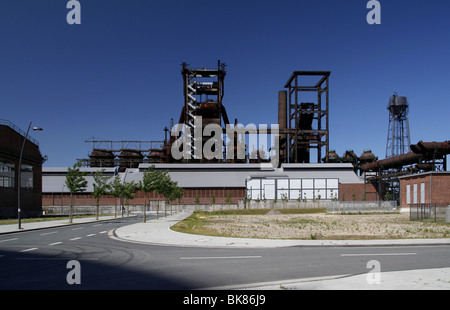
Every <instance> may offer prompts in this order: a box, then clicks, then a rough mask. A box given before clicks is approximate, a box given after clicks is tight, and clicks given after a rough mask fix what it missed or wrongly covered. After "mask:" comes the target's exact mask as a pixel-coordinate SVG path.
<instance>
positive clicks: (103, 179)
mask: <svg viewBox="0 0 450 310" xmlns="http://www.w3.org/2000/svg"><path fill="white" fill-rule="evenodd" d="M104 172H105V169H102V170H100V171H96V172H95V173H94V175H93V177H94V183H93V187H94V190H93V192H92V195H93V196H94V197H95V206H96V211H95V213H96V218H97V220H98V215H99V213H100V197H101V196H103V195H106V194H108V193H109V189H110V185H109V183H108V180H109V179H110V177H108V176H105V175H103V173H104Z"/></svg>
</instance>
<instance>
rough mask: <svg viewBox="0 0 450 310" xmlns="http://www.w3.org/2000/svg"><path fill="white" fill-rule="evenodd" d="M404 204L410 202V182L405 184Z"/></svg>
mask: <svg viewBox="0 0 450 310" xmlns="http://www.w3.org/2000/svg"><path fill="white" fill-rule="evenodd" d="M406 204H407V205H409V204H411V184H407V185H406Z"/></svg>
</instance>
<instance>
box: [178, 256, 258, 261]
mask: <svg viewBox="0 0 450 310" xmlns="http://www.w3.org/2000/svg"><path fill="white" fill-rule="evenodd" d="M249 258H262V256H197V257H180V259H190V260H195V259H249Z"/></svg>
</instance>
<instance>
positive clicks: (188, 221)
mask: <svg viewBox="0 0 450 310" xmlns="http://www.w3.org/2000/svg"><path fill="white" fill-rule="evenodd" d="M271 210H272V209H232V210H218V211H203V210H198V211H195V212H194V213H192V215H191V216H189V217H187V218H185V219H184V220H182V221H180V222H178V223H177V224H175V225H173V226H172V227H170V229H172V230H174V231H177V232H182V233H188V234H197V235H209V236H224V234H223V233H219V232H218V231H217V230H215V229H213V228H211V227H207V226H208V225H209V224H211V223H212V222H213V221H214V218H215V217H216V216H242V215H266V214H267V213H268V212H269V211H271ZM277 211H280V212H281V213H282V214H315V213H325V212H326V209H325V208H304V209H298V208H295V209H277ZM298 221H300V220H296V223H298ZM306 221H307V222H311V220H306ZM226 235H227V236H228V234H226Z"/></svg>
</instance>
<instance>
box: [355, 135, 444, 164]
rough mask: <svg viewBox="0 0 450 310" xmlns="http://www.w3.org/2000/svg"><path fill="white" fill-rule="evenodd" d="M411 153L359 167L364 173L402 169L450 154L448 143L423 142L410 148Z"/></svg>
mask: <svg viewBox="0 0 450 310" xmlns="http://www.w3.org/2000/svg"><path fill="white" fill-rule="evenodd" d="M410 148H411V150H412V152H409V153H406V154H402V155H399V156H395V157H392V158H387V159H383V160H379V161H376V162H373V163H368V164H365V165H362V166H361V169H362V170H364V171H376V170H379V169H382V170H383V169H390V168H396V167H403V166H407V165H412V164H415V163H419V162H420V161H421V160H422V159H425V158H429V157H432V156H433V155H438V156H443V155H447V154H450V141H445V142H423V141H420V142H419V143H417V144H412V145H411V146H410Z"/></svg>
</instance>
